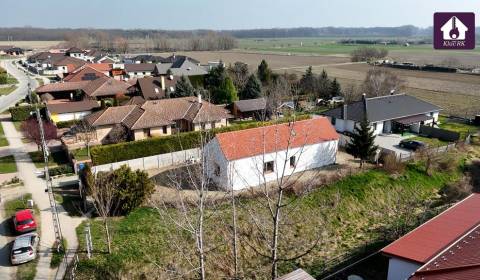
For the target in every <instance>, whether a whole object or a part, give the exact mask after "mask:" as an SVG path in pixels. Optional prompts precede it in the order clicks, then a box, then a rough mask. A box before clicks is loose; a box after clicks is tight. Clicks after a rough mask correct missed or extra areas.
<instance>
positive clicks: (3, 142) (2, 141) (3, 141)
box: [0, 124, 8, 147]
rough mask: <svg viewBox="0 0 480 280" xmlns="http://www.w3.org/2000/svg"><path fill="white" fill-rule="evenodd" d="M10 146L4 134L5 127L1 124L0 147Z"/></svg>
mask: <svg viewBox="0 0 480 280" xmlns="http://www.w3.org/2000/svg"><path fill="white" fill-rule="evenodd" d="M5 146H8V140H7V138H5V133H4V132H3V125H1V124H0V147H5Z"/></svg>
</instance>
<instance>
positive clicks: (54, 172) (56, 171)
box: [48, 164, 73, 176]
mask: <svg viewBox="0 0 480 280" xmlns="http://www.w3.org/2000/svg"><path fill="white" fill-rule="evenodd" d="M71 173H73V167H72V166H71V165H69V164H64V165H59V166H57V167H52V168H49V169H48V174H49V175H50V176H58V175H63V174H71Z"/></svg>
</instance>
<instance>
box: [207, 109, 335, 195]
mask: <svg viewBox="0 0 480 280" xmlns="http://www.w3.org/2000/svg"><path fill="white" fill-rule="evenodd" d="M338 138H339V136H338V134H337V132H336V131H335V128H334V127H333V126H332V124H331V123H330V121H329V120H328V118H325V117H319V118H315V119H310V120H303V121H297V122H292V123H283V124H277V125H270V126H265V127H258V128H252V129H245V130H239V131H232V132H225V133H219V134H217V135H216V136H215V138H213V139H212V140H211V141H210V142H209V143H208V144H207V145H206V146H205V149H204V156H205V158H206V159H205V160H206V162H207V174H208V176H209V178H211V180H212V181H213V182H214V183H215V184H217V185H218V186H219V187H222V188H225V189H230V188H233V189H234V190H240V189H244V188H248V187H253V186H257V185H260V184H263V183H267V182H270V181H273V180H276V179H278V178H280V177H284V176H288V175H291V174H294V173H296V172H300V171H304V170H309V169H314V168H319V167H322V166H326V165H330V164H334V163H335V161H336V154H337V148H338Z"/></svg>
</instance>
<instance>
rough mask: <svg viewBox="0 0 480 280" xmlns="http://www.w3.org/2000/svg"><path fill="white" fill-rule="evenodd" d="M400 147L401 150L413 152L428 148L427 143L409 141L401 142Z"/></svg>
mask: <svg viewBox="0 0 480 280" xmlns="http://www.w3.org/2000/svg"><path fill="white" fill-rule="evenodd" d="M398 146H400V147H401V148H404V149H409V150H413V151H416V150H418V149H423V148H426V147H427V145H426V144H425V143H423V142H422V141H417V140H408V139H405V140H402V141H400V143H399V144H398Z"/></svg>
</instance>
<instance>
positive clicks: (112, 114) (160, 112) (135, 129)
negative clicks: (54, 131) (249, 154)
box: [85, 96, 231, 141]
mask: <svg viewBox="0 0 480 280" xmlns="http://www.w3.org/2000/svg"><path fill="white" fill-rule="evenodd" d="M229 118H231V115H230V114H229V112H228V111H227V110H225V109H224V108H223V107H220V106H216V105H214V104H211V103H209V102H207V101H204V100H202V98H201V96H199V97H182V98H171V99H160V100H150V101H145V102H144V103H143V104H141V105H125V106H117V107H109V108H107V109H105V110H102V111H98V112H95V113H93V114H91V115H89V116H87V117H86V118H85V119H86V121H87V122H88V123H89V124H90V125H92V126H93V127H94V128H95V129H96V130H97V135H98V140H99V141H102V139H103V138H104V137H106V136H107V135H108V134H109V133H110V131H111V129H113V128H114V126H116V125H119V124H121V125H122V126H124V127H125V128H126V129H127V130H128V131H129V135H130V139H131V140H141V139H145V138H149V137H157V136H165V135H171V134H172V133H177V132H187V131H198V130H201V129H211V128H216V127H223V126H227V125H228V119H229Z"/></svg>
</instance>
